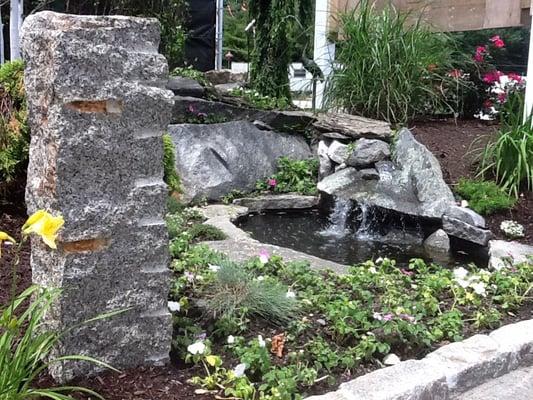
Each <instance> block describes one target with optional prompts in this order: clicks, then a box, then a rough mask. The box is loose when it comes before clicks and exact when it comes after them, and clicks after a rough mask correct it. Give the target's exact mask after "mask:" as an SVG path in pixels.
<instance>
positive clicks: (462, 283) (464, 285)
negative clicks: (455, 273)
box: [455, 279, 470, 289]
mask: <svg viewBox="0 0 533 400" xmlns="http://www.w3.org/2000/svg"><path fill="white" fill-rule="evenodd" d="M455 281H456V282H457V284H458V285H459V286H461V287H462V288H463V289H464V288H467V287H468V286H469V285H470V280H468V279H456V280H455Z"/></svg>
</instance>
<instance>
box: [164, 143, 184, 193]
mask: <svg viewBox="0 0 533 400" xmlns="http://www.w3.org/2000/svg"><path fill="white" fill-rule="evenodd" d="M163 168H164V171H165V174H164V180H165V182H166V184H167V185H168V187H169V189H170V190H171V191H172V192H177V193H181V179H180V177H179V175H178V173H177V172H176V149H175V148H174V143H173V142H172V138H171V137H170V135H169V134H164V135H163Z"/></svg>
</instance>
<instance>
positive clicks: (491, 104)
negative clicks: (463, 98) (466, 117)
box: [483, 99, 494, 108]
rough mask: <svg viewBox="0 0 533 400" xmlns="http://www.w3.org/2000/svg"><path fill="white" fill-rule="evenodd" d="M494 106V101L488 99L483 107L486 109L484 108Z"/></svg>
mask: <svg viewBox="0 0 533 400" xmlns="http://www.w3.org/2000/svg"><path fill="white" fill-rule="evenodd" d="M493 105H494V104H493V103H492V100H489V99H487V100H485V101H484V102H483V107H484V108H491V107H492V106H493Z"/></svg>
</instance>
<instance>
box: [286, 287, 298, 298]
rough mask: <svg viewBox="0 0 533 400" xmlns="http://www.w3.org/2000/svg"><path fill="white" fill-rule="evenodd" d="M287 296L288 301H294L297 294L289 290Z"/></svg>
mask: <svg viewBox="0 0 533 400" xmlns="http://www.w3.org/2000/svg"><path fill="white" fill-rule="evenodd" d="M285 296H287V298H288V299H294V298H295V297H296V293H294V292H293V291H292V290H290V289H289V290H288V291H287V294H286V295H285Z"/></svg>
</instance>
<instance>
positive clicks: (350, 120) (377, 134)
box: [313, 113, 393, 141]
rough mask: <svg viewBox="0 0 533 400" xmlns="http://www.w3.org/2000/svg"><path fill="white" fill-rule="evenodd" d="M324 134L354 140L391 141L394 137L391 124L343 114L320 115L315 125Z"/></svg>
mask: <svg viewBox="0 0 533 400" xmlns="http://www.w3.org/2000/svg"><path fill="white" fill-rule="evenodd" d="M313 125H314V126H315V128H317V129H318V130H319V131H322V132H327V133H329V132H337V133H340V134H342V135H345V136H349V137H351V138H354V139H359V138H368V139H381V140H385V141H390V140H391V139H392V136H393V132H392V129H391V127H390V124H389V123H387V122H384V121H377V120H375V119H369V118H364V117H360V116H357V115H350V114H343V113H325V114H319V116H318V120H317V121H316V122H315V123H314V124H313Z"/></svg>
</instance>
